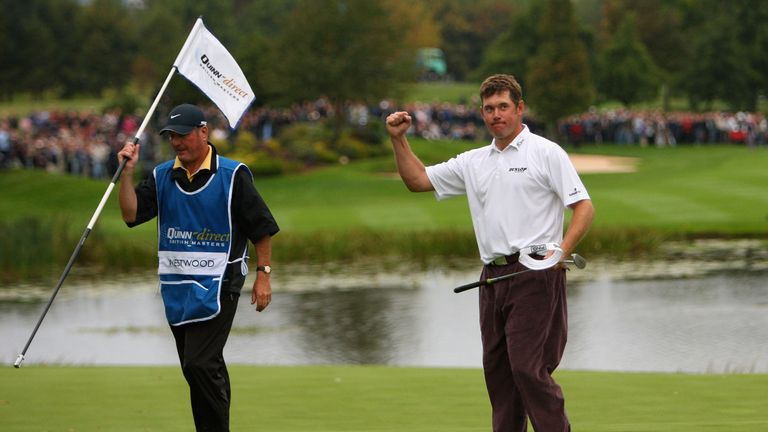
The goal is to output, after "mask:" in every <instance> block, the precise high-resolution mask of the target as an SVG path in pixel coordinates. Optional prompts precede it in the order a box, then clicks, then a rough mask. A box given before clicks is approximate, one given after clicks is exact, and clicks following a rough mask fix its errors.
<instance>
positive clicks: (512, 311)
mask: <svg viewBox="0 0 768 432" xmlns="http://www.w3.org/2000/svg"><path fill="white" fill-rule="evenodd" d="M480 97H481V101H482V106H481V107H480V109H481V113H482V116H483V120H484V122H485V126H486V127H487V129H488V131H489V132H490V133H491V135H492V136H493V140H492V142H491V143H490V145H487V146H484V147H481V148H477V149H473V150H469V151H467V152H465V153H462V154H459V155H458V156H456V157H455V158H452V159H450V160H449V161H447V162H443V163H440V164H437V165H433V166H429V167H425V166H424V164H423V163H422V162H421V161H420V160H419V159H418V157H417V156H416V155H414V153H413V152H412V151H411V148H410V145H409V144H408V140H407V138H406V132H407V131H408V129H409V128H410V127H411V124H412V119H411V116H410V115H409V114H408V113H407V112H396V113H393V114H391V115H389V116H388V117H387V118H386V126H387V131H388V132H389V135H390V140H391V142H392V147H393V148H394V153H395V160H396V162H397V168H398V171H399V173H400V177H401V178H402V180H403V182H404V183H405V185H406V186H407V187H408V189H409V190H411V191H413V192H425V191H434V192H435V196H436V197H437V199H438V200H441V199H444V198H449V197H452V196H457V195H466V196H467V199H468V202H469V210H470V213H471V216H472V224H473V226H474V230H475V237H476V239H477V244H478V248H479V252H480V258H481V260H482V261H483V263H484V267H483V270H482V273H481V276H480V277H481V279H488V278H494V277H498V276H501V275H504V274H508V273H512V272H517V271H521V270H524V269H525V267H523V265H522V264H521V263H519V262H518V258H519V251H520V250H521V249H523V248H525V247H527V246H531V245H535V244H545V243H557V244H559V247H560V248H561V249H562V251H563V255H562V256H563V257H567V256H569V255H570V253H571V252H572V251H573V249H574V247H575V246H576V244H577V243H578V242H579V241H580V240H581V238H582V237H583V236H584V235H585V234H586V232H587V230H588V228H589V226H590V225H591V223H592V217H593V214H594V209H593V207H592V202H591V201H590V199H589V195H588V194H587V190H586V189H585V188H584V185H583V184H582V182H581V180H580V179H579V176H578V175H577V173H576V170H575V169H574V167H573V165H572V164H571V162H570V160H569V158H568V155H567V154H566V153H565V151H563V149H562V148H560V146H558V145H557V144H555V143H554V142H552V141H549V140H547V139H545V138H543V137H541V136H538V135H536V134H534V133H532V132H531V131H530V130H528V127H527V126H526V125H525V124H523V122H522V121H523V113H524V112H525V103H524V102H523V99H522V91H521V88H520V85H519V84H518V83H517V81H516V80H515V78H514V77H512V76H510V75H493V76H490V77H488V78H487V79H486V80H485V81H484V82H483V83H482V85H481V86H480ZM565 208H570V209H571V210H572V211H573V214H572V218H571V222H570V224H569V227H568V230H567V232H566V234H565V236H564V237H563V223H564V213H565V212H564V209H565ZM551 254H552V252H551V251H550V252H549V255H551ZM549 255H548V256H549ZM548 256H547V257H548ZM531 257H532V258H537V259H541V258H546V257H543V256H539V255H532V256H531ZM565 270H566V268H565V264H564V263H559V264H557V265H556V266H554V267H551V268H548V269H545V270H540V271H531V272H526V273H523V274H521V275H519V276H516V277H514V278H510V279H507V280H504V281H502V282H498V283H495V284H493V285H487V286H483V287H481V288H480V294H479V295H480V332H481V337H482V345H483V369H484V374H485V382H486V387H487V390H488V395H489V397H490V401H491V407H492V423H493V430H494V431H498V432H502V431H503V432H525V431H526V428H527V422H528V419H530V421H531V423H532V424H533V427H534V429H535V430H536V431H538V432H562V431H570V430H571V428H570V423H569V421H568V417H567V415H566V412H565V403H564V397H563V393H562V391H561V389H560V386H559V385H557V383H555V381H554V379H553V378H552V372H553V371H554V370H555V368H556V367H557V366H558V364H559V363H560V359H561V358H562V355H563V350H564V349H565V342H566V337H567V332H568V327H567V309H566V289H565Z"/></svg>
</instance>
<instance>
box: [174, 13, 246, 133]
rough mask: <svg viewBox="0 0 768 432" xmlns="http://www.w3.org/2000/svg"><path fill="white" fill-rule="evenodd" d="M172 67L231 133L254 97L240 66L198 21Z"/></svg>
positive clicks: (199, 19)
mask: <svg viewBox="0 0 768 432" xmlns="http://www.w3.org/2000/svg"><path fill="white" fill-rule="evenodd" d="M173 65H174V66H175V67H176V69H177V70H178V71H179V73H180V74H182V75H184V76H185V77H186V78H187V79H188V80H190V81H191V82H192V83H193V84H195V85H196V86H197V87H199V88H200V90H202V91H203V93H205V94H206V95H207V96H208V97H209V98H210V99H211V100H212V101H213V103H215V104H216V106H218V107H219V109H220V110H221V112H222V113H224V116H225V117H227V120H228V121H229V126H230V127H231V128H232V129H235V128H236V127H237V124H238V123H239V122H240V117H242V116H243V113H245V111H246V110H247V109H248V107H249V106H250V105H251V103H252V102H253V100H254V99H255V97H256V96H255V95H254V94H253V90H251V86H250V85H249V84H248V80H246V79H245V74H243V71H242V69H240V66H238V64H237V62H236V61H235V59H234V58H233V57H232V55H231V54H230V53H229V51H227V49H226V48H224V45H222V44H221V42H219V40H218V39H216V37H215V36H214V35H213V34H212V33H211V32H209V31H208V29H207V28H205V25H203V20H202V18H198V19H197V22H195V26H194V27H192V31H191V32H190V33H189V36H188V37H187V41H186V42H184V46H183V47H182V48H181V51H179V55H178V57H176V61H175V62H173Z"/></svg>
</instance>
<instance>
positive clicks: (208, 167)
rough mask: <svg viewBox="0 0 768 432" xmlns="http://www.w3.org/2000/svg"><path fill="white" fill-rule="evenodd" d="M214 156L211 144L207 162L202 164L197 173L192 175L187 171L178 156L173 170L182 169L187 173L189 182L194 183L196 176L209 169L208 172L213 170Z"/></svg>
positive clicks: (206, 157) (206, 158)
mask: <svg viewBox="0 0 768 432" xmlns="http://www.w3.org/2000/svg"><path fill="white" fill-rule="evenodd" d="M212 155H213V152H212V151H211V146H210V144H209V145H208V154H207V155H206V156H205V160H204V161H203V163H202V164H200V168H198V169H197V171H195V172H193V173H190V172H189V171H187V169H186V168H184V166H183V165H182V164H181V161H180V160H179V157H178V156H176V160H175V161H174V162H173V169H176V168H181V169H183V170H184V172H185V173H187V180H189V181H190V182H191V181H192V177H194V176H195V174H197V173H199V172H200V171H201V170H204V169H207V170H208V171H210V170H211V156H212Z"/></svg>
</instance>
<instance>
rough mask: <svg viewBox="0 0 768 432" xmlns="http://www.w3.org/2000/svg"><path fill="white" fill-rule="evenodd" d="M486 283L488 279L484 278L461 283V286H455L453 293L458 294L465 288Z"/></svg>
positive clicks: (469, 288)
mask: <svg viewBox="0 0 768 432" xmlns="http://www.w3.org/2000/svg"><path fill="white" fill-rule="evenodd" d="M487 283H488V280H487V279H484V280H481V281H477V282H472V283H468V284H466V285H462V286H460V287H456V288H454V289H453V292H455V293H457V294H458V293H460V292H464V291H467V290H471V289H472V288H477V287H479V286H480V285H485V284H487Z"/></svg>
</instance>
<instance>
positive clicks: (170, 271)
mask: <svg viewBox="0 0 768 432" xmlns="http://www.w3.org/2000/svg"><path fill="white" fill-rule="evenodd" d="M173 162H174V161H173V160H171V161H168V162H166V163H163V164H162V165H159V166H158V167H156V168H155V172H154V175H155V183H156V185H157V207H158V214H157V224H158V231H157V233H158V235H157V237H158V274H159V276H160V293H161V295H162V298H163V304H164V306H165V315H166V318H167V319H168V322H169V323H170V324H171V325H174V326H176V325H181V324H186V323H190V322H195V321H205V320H208V319H211V318H213V317H215V316H216V315H218V314H219V311H220V309H221V303H220V300H219V296H220V293H221V283H222V279H223V277H224V273H225V271H226V268H227V260H228V257H229V252H230V248H231V245H232V214H231V210H230V202H231V199H232V185H233V181H234V173H235V170H236V169H237V167H238V166H239V165H240V164H239V163H238V162H235V161H233V160H231V159H227V158H223V157H218V156H217V163H218V169H217V171H216V173H215V174H214V175H212V176H211V178H210V179H209V180H208V183H206V184H205V186H203V187H201V188H200V189H198V190H196V191H194V192H186V191H184V190H183V189H181V188H180V187H179V186H178V185H177V184H176V182H175V181H174V180H172V179H171V175H170V172H171V170H172V169H173Z"/></svg>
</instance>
